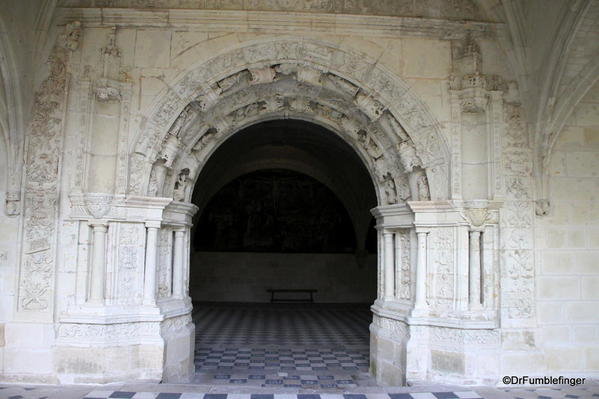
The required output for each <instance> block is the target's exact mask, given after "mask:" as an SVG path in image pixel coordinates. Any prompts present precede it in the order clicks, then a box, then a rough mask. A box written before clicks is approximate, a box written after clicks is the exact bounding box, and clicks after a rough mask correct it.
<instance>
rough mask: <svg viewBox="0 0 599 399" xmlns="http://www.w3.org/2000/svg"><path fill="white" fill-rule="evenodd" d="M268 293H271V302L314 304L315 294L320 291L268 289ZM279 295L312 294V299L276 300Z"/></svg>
mask: <svg viewBox="0 0 599 399" xmlns="http://www.w3.org/2000/svg"><path fill="white" fill-rule="evenodd" d="M266 292H270V302H271V303H273V302H309V303H314V293H315V292H318V290H289V289H268V290H266ZM278 293H302V294H310V298H309V299H308V298H306V299H298V298H287V299H285V298H276V297H275V294H278Z"/></svg>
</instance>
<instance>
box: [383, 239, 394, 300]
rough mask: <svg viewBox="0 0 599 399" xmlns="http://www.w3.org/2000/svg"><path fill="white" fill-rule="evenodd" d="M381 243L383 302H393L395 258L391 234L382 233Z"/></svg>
mask: <svg viewBox="0 0 599 399" xmlns="http://www.w3.org/2000/svg"><path fill="white" fill-rule="evenodd" d="M383 241H384V244H383V245H384V246H385V259H384V265H383V276H384V281H385V283H384V290H385V294H384V297H383V298H384V300H385V301H390V300H393V297H394V296H395V281H394V279H395V273H394V269H395V257H394V256H393V233H392V232H390V231H384V232H383Z"/></svg>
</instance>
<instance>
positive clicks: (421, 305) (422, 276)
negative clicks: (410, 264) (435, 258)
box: [414, 230, 428, 309]
mask: <svg viewBox="0 0 599 399" xmlns="http://www.w3.org/2000/svg"><path fill="white" fill-rule="evenodd" d="M427 234H428V231H422V230H416V240H417V243H418V252H417V255H416V256H417V262H418V263H417V265H416V300H415V302H414V309H426V307H427V306H426V262H427V259H426V251H427V245H426V236H427Z"/></svg>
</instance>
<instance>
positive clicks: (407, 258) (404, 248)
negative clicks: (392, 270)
mask: <svg viewBox="0 0 599 399" xmlns="http://www.w3.org/2000/svg"><path fill="white" fill-rule="evenodd" d="M397 234H398V236H399V248H400V251H401V258H400V259H399V267H400V270H399V272H398V276H399V279H400V283H399V284H398V285H396V287H397V294H398V296H399V297H400V298H401V299H405V300H411V299H412V267H411V266H412V259H411V247H410V231H409V230H401V231H400V232H398V233H397Z"/></svg>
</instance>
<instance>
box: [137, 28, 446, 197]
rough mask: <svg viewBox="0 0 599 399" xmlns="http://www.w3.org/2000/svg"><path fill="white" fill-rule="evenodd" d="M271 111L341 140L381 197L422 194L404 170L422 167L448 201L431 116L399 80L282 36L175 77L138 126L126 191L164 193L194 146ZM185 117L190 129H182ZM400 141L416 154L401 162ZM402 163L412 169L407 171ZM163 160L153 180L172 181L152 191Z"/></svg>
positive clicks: (192, 163) (357, 58)
mask: <svg viewBox="0 0 599 399" xmlns="http://www.w3.org/2000/svg"><path fill="white" fill-rule="evenodd" d="M190 115H191V116H190ZM275 118H298V119H306V120H312V121H315V122H317V123H320V124H323V125H325V126H327V127H328V128H330V129H331V130H333V131H334V132H336V133H337V134H338V135H340V136H341V137H342V138H344V139H345V140H346V141H348V142H349V143H350V145H352V146H353V147H354V148H355V149H356V151H357V152H358V153H359V154H360V156H361V158H362V159H363V160H364V161H365V164H366V165H367V166H368V169H369V171H370V173H371V176H372V177H373V180H374V181H375V186H376V187H377V195H378V196H379V202H380V203H381V204H392V203H397V202H400V201H402V200H407V199H409V198H412V199H414V198H416V199H428V198H418V197H416V195H419V194H416V193H415V192H414V189H413V188H412V189H411V191H410V190H409V189H407V188H406V184H407V183H406V178H405V176H403V175H404V174H406V173H410V172H412V171H413V166H414V165H415V166H417V167H418V168H420V169H421V170H423V171H424V173H426V177H427V178H428V182H429V185H430V186H431V187H429V188H427V190H428V192H429V193H430V194H429V196H430V197H432V199H445V198H447V194H448V191H449V190H448V187H447V185H448V180H449V179H448V178H447V174H448V171H449V167H448V156H447V153H448V152H447V148H446V143H445V142H444V140H443V137H442V135H441V133H440V131H439V128H438V123H437V122H436V121H435V120H434V118H432V116H431V115H430V113H429V112H428V110H427V108H426V106H425V105H424V104H422V102H421V101H420V100H419V99H418V98H417V97H416V96H415V95H414V94H412V93H411V91H410V90H409V89H408V86H407V85H406V84H405V83H404V82H403V81H401V80H400V79H399V78H398V77H396V76H393V75H392V74H390V73H389V72H388V71H385V70H384V69H383V68H382V67H381V66H379V65H378V64H377V63H376V62H371V61H369V60H367V59H366V58H365V57H363V56H362V55H359V54H356V53H353V52H348V51H343V50H341V49H339V48H336V47H334V46H330V45H326V44H323V43H317V42H312V41H301V42H292V41H288V40H285V39H280V40H274V41H266V42H258V43H253V44H250V45H248V46H246V47H243V48H240V49H235V50H232V51H230V52H227V53H225V54H221V55H218V56H216V57H214V58H212V59H211V60H209V61H207V62H205V63H203V64H201V65H198V66H196V67H195V68H192V69H191V70H190V71H187V72H186V73H184V74H183V75H182V76H180V77H179V79H178V80H177V81H176V82H175V84H173V85H172V86H171V87H170V88H169V89H168V90H167V91H166V92H165V93H164V94H163V96H162V98H161V100H160V101H159V102H157V105H156V106H155V108H154V109H153V111H152V112H150V114H149V115H146V116H145V120H144V123H143V124H142V126H140V136H139V138H138V141H137V143H136V145H135V153H136V154H137V155H134V156H132V163H134V162H137V163H138V164H141V163H143V166H144V167H143V168H139V167H132V168H130V169H131V171H132V174H136V173H137V174H140V176H132V177H131V179H130V181H131V183H132V184H130V191H131V192H136V193H137V194H142V195H145V194H150V195H158V193H159V192H160V193H161V194H167V195H168V194H170V188H169V187H170V185H172V181H174V180H176V179H177V170H176V169H177V168H179V169H183V168H185V169H191V170H192V171H193V173H195V174H197V173H198V171H199V168H200V167H201V163H202V162H201V155H199V154H198V153H197V150H198V148H199V147H200V145H199V144H198V143H200V144H201V147H203V148H202V149H201V152H202V154H203V155H208V154H209V153H210V152H211V151H213V150H214V149H215V148H216V147H217V146H218V145H219V143H222V142H223V141H224V140H225V139H226V137H228V136H230V135H231V134H233V133H234V132H235V131H238V130H239V129H240V128H242V127H243V126H247V125H248V124H251V123H257V122H260V121H264V120H269V119H275ZM190 121H193V125H194V128H193V129H190V128H189V127H188V126H186V125H191V124H192V123H191V122H190ZM183 128H185V129H183ZM182 130H185V132H186V133H184V134H183V135H182V134H181V131H182ZM406 145H409V146H411V147H413V148H414V149H415V151H412V152H410V154H412V155H411V156H412V157H413V158H414V159H411V160H407V161H405V162H404V161H402V160H401V158H402V157H403V156H404V154H406V153H407V152H404V153H401V152H399V147H400V146H404V147H405V146H406ZM194 151H195V152H196V153H195V154H194ZM140 155H142V157H143V158H145V160H143V161H142V160H141V158H142V157H140ZM406 164H407V165H413V166H410V167H409V168H410V170H406V168H405V165H406ZM156 165H158V166H156ZM164 165H166V167H167V169H168V170H163V171H162V172H160V173H161V174H163V175H164V176H163V178H161V179H162V180H161V181H159V182H158V186H160V185H164V184H165V183H164V182H165V181H166V182H170V183H168V184H167V185H166V188H164V187H162V188H158V189H156V185H157V182H156V181H151V180H152V179H154V180H156V175H157V173H156V167H159V168H162V167H163V166H164ZM171 167H173V168H174V169H173V170H170V168H171ZM149 171H150V172H149ZM169 179H170V180H169ZM191 180H193V176H192V177H191ZM421 180H422V179H421ZM423 181H426V179H424V180H423ZM140 182H142V183H140ZM146 182H147V183H146ZM432 186H434V187H432ZM151 187H154V189H153V192H151V191H150V192H148V190H149V188H151ZM406 191H407V192H408V193H406ZM422 192H423V191H422V190H421V191H420V195H421V193H422Z"/></svg>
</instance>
